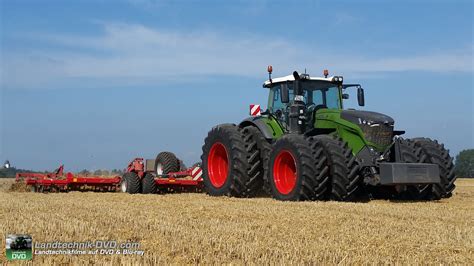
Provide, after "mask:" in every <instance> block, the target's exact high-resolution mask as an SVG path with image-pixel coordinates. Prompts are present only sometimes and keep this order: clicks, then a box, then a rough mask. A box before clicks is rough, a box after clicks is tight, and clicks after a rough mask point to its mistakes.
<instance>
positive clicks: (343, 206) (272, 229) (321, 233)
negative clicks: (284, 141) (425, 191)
mask: <svg viewBox="0 0 474 266" xmlns="http://www.w3.org/2000/svg"><path fill="white" fill-rule="evenodd" d="M12 183H13V180H11V179H9V180H0V219H1V223H0V229H1V231H2V233H3V235H5V234H10V233H27V234H30V235H32V237H33V241H34V242H46V241H61V242H66V241H96V240H117V241H126V240H129V241H137V242H140V244H141V246H140V249H142V250H144V251H145V254H144V255H143V256H139V255H72V256H68V255H54V256H53V255H35V256H34V258H33V263H34V264H37V263H44V264H52V263H68V262H69V263H81V264H83V263H89V262H90V263H92V262H99V263H101V264H111V265H115V264H117V263H124V264H134V263H146V264H157V263H172V264H196V263H202V264H216V263H234V264H247V263H250V264H261V263H264V264H269V263H270V264H288V263H294V264H301V263H316V264H320V263H324V264H354V263H355V264H362V263H364V264H365V263H370V264H381V263H384V264H385V263H397V264H407V263H410V264H413V263H416V264H419V263H423V264H453V263H454V264H470V263H472V262H473V261H474V222H473V221H474V180H467V179H458V181H457V183H456V184H457V188H456V190H455V194H454V196H453V197H452V198H450V199H444V200H441V201H438V202H392V201H386V200H373V201H370V202H368V203H338V202H279V201H275V200H272V199H270V198H257V199H235V198H226V197H219V198H216V197H209V196H207V195H205V194H196V193H189V194H168V195H129V194H123V193H94V192H70V193H49V194H40V193H30V192H12V191H9V188H10V186H11V184H12ZM0 248H1V250H2V252H3V251H4V248H5V242H4V241H1V246H0ZM5 261H6V258H5V253H4V252H3V253H2V255H1V256H0V262H5Z"/></svg>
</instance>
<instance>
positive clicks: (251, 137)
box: [241, 126, 272, 195]
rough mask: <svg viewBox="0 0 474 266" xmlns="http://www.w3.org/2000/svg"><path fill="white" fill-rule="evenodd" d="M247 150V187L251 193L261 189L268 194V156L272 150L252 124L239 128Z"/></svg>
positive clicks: (253, 193)
mask: <svg viewBox="0 0 474 266" xmlns="http://www.w3.org/2000/svg"><path fill="white" fill-rule="evenodd" d="M241 131H242V134H243V135H244V141H245V145H246V148H247V152H248V155H249V156H248V158H247V161H248V164H249V165H250V168H249V171H248V175H249V176H250V179H249V181H248V182H247V188H248V190H249V192H250V193H251V194H252V195H255V194H257V193H259V192H261V191H262V188H264V190H265V192H267V193H268V194H270V187H269V183H268V181H266V180H268V177H266V175H267V174H268V158H269V156H270V152H271V150H272V145H271V144H270V143H269V142H268V141H267V140H266V139H265V137H263V134H262V132H260V130H258V129H257V128H256V127H254V126H246V127H244V128H242V129H241Z"/></svg>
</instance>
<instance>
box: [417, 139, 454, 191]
mask: <svg viewBox="0 0 474 266" xmlns="http://www.w3.org/2000/svg"><path fill="white" fill-rule="evenodd" d="M409 141H411V142H413V144H414V145H415V147H416V148H417V149H419V158H418V161H419V162H421V163H432V164H437V165H438V166H439V175H440V179H441V180H440V183H438V184H432V185H431V187H432V188H431V191H430V193H429V195H428V199H434V200H437V199H441V198H449V197H451V196H452V194H453V190H454V188H455V187H456V186H455V184H454V181H456V175H455V173H454V164H453V158H452V157H451V156H450V155H449V151H448V150H447V149H446V148H445V147H444V145H443V144H440V143H438V141H436V140H431V139H429V138H414V139H410V140H409Z"/></svg>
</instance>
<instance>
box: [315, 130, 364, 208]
mask: <svg viewBox="0 0 474 266" xmlns="http://www.w3.org/2000/svg"><path fill="white" fill-rule="evenodd" d="M310 142H311V146H312V149H313V151H314V152H315V153H316V154H315V157H316V158H317V161H316V167H317V169H318V171H319V172H320V176H319V177H318V183H319V186H318V187H316V188H315V193H316V195H317V196H318V197H319V198H323V199H331V200H336V201H351V200H354V199H355V198H356V196H358V193H359V191H360V188H361V187H362V185H361V183H362V178H361V176H360V165H359V162H358V161H357V159H356V158H355V157H354V156H353V154H352V150H351V149H350V148H349V147H348V145H347V143H346V142H345V141H343V140H342V139H340V138H337V137H335V136H329V135H319V136H314V137H311V138H310Z"/></svg>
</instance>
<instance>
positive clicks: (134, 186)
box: [120, 172, 141, 194]
mask: <svg viewBox="0 0 474 266" xmlns="http://www.w3.org/2000/svg"><path fill="white" fill-rule="evenodd" d="M120 186H121V189H122V192H127V193H129V194H136V193H140V190H141V186H140V178H139V177H138V175H137V174H136V173H133V172H128V173H125V174H124V175H123V178H122V183H121V184H120Z"/></svg>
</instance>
